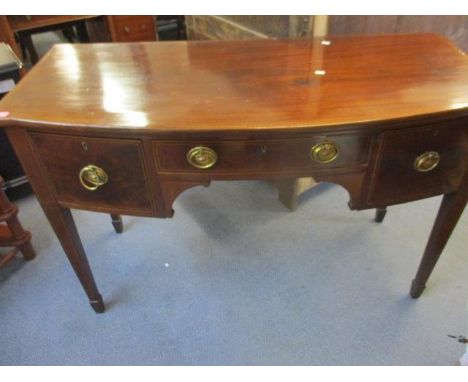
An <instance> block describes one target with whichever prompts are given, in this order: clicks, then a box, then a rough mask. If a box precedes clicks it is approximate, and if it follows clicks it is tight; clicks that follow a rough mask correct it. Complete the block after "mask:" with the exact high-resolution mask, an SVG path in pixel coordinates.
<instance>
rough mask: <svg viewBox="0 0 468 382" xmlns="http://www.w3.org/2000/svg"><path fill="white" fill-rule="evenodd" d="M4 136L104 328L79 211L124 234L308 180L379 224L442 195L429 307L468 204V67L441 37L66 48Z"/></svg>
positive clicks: (416, 287)
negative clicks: (134, 225)
mask: <svg viewBox="0 0 468 382" xmlns="http://www.w3.org/2000/svg"><path fill="white" fill-rule="evenodd" d="M0 126H1V127H3V128H5V129H6V132H7V134H8V136H9V138H10V140H11V142H12V144H13V146H14V148H15V150H16V152H17V154H18V157H19V159H20V161H21V163H22V165H23V167H24V169H25V171H26V173H27V175H28V176H29V179H30V182H31V184H32V187H33V189H34V191H35V193H36V195H37V198H38V199H39V202H40V204H41V206H42V208H43V209H44V212H45V214H46V216H47V218H48V219H49V222H50V224H51V225H52V227H53V229H54V231H55V233H56V234H57V237H58V238H59V240H60V242H61V244H62V246H63V249H64V251H65V253H66V254H67V256H68V258H69V260H70V262H71V264H72V266H73V268H74V270H75V272H76V274H77V276H78V278H79V279H80V281H81V284H82V285H83V288H84V290H85V292H86V294H87V296H88V297H89V300H90V303H91V306H92V307H93V308H94V310H95V311H96V312H103V311H104V303H103V300H102V298H101V295H100V294H99V291H98V289H97V287H96V284H95V281H94V279H93V275H92V273H91V269H90V267H89V264H88V261H87V259H86V255H85V252H84V250H83V246H82V244H81V241H80V237H79V235H78V231H77V229H76V227H75V224H74V222H73V218H72V215H71V213H70V209H71V208H78V209H84V210H90V211H98V212H103V213H109V214H112V216H113V222H114V226H115V227H116V229H117V230H121V228H122V227H121V221H120V217H119V215H120V214H124V215H136V216H152V217H158V218H169V217H171V216H172V215H173V210H172V204H173V202H174V200H175V199H176V198H177V196H178V195H179V194H180V193H181V192H183V191H184V190H186V189H188V188H190V187H193V186H197V185H208V184H209V183H210V182H211V181H216V180H241V179H267V180H272V181H282V180H288V179H289V180H293V179H296V178H300V177H313V178H314V179H315V180H316V181H324V182H332V183H336V184H339V185H341V186H342V187H344V188H345V189H346V190H347V191H348V193H349V197H350V201H349V207H350V208H351V209H354V210H363V209H369V208H374V209H377V210H378V215H377V220H382V219H383V215H384V213H385V208H386V207H387V206H390V205H394V204H399V203H406V202H411V201H414V200H419V199H422V198H428V197H432V196H435V195H444V196H443V201H442V205H441V207H440V210H439V213H438V215H437V217H436V221H435V223H434V227H433V230H432V232H431V234H430V238H429V241H428V243H427V247H426V249H425V251H424V254H423V258H422V261H421V264H420V267H419V269H418V271H417V274H416V277H415V279H414V280H413V283H412V286H411V290H410V294H411V296H412V297H419V296H420V295H421V293H422V291H423V289H424V287H425V285H426V282H427V280H428V278H429V275H430V273H431V271H432V269H433V268H434V266H435V263H436V262H437V259H438V258H439V256H440V254H441V252H442V250H443V248H444V246H445V244H446V242H447V240H448V239H449V237H450V234H451V232H452V230H453V228H454V227H455V225H456V223H457V220H458V219H459V217H460V215H461V214H462V211H463V209H464V207H465V205H466V201H467V197H468V176H467V164H468V59H467V57H466V56H465V55H464V54H463V53H462V52H461V51H459V50H458V49H457V48H456V46H454V45H453V44H452V43H451V42H450V41H448V40H447V39H446V38H444V37H441V36H437V35H430V34H418V35H388V36H365V37H364V36H363V37H328V38H326V39H313V40H290V41H281V40H258V41H224V42H206V41H201V42H155V43H122V44H112V43H111V44H76V45H71V44H62V45H56V46H54V48H52V49H51V50H50V51H49V53H48V54H47V55H46V56H45V57H44V58H43V59H42V60H41V61H40V62H39V63H38V64H37V65H36V66H35V67H34V68H33V70H31V72H30V73H28V74H27V75H26V76H25V78H23V79H22V80H21V81H20V83H19V85H18V86H17V87H16V88H15V89H14V90H13V91H12V92H11V93H10V94H8V96H7V97H6V98H5V99H4V100H2V102H1V103H0ZM200 213H202V211H200ZM252 213H254V212H252ZM406 224H417V222H416V221H415V222H406ZM148 245H150V243H148Z"/></svg>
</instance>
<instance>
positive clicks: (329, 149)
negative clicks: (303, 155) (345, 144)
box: [310, 142, 340, 163]
mask: <svg viewBox="0 0 468 382" xmlns="http://www.w3.org/2000/svg"><path fill="white" fill-rule="evenodd" d="M339 154H340V147H339V146H338V145H337V144H336V143H333V142H323V143H319V144H317V145H315V146H313V147H312V148H311V149H310V157H311V158H312V159H313V160H314V161H316V162H319V163H330V162H333V161H334V160H335V159H336V158H338V155H339Z"/></svg>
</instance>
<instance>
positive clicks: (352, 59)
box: [0, 34, 468, 131]
mask: <svg viewBox="0 0 468 382" xmlns="http://www.w3.org/2000/svg"><path fill="white" fill-rule="evenodd" d="M50 105H53V106H54V107H53V108H51V107H50ZM0 109H1V110H0V111H6V112H11V113H10V115H9V117H8V118H6V119H5V118H4V119H3V121H7V124H8V125H11V123H12V122H17V123H18V122H21V121H23V122H24V121H26V122H27V123H30V122H35V123H37V125H38V126H39V125H41V124H46V125H47V124H49V125H61V124H63V125H74V126H76V125H83V126H99V127H116V128H117V127H119V128H128V129H136V130H143V131H145V130H147V129H152V130H153V131H154V130H160V131H187V130H190V131H194V130H195V131H198V130H207V129H208V130H245V129H285V128H301V127H309V128H310V127H319V126H325V125H338V124H343V123H346V124H353V123H357V124H359V123H364V122H373V121H379V122H381V121H383V120H395V119H402V118H408V117H415V116H416V117H417V116H422V115H424V116H427V115H429V114H434V113H443V112H455V113H458V112H459V113H461V114H467V113H468V59H467V57H466V56H465V55H464V54H463V53H462V52H461V51H459V50H457V48H456V47H455V46H454V45H453V44H452V43H451V42H450V41H449V40H447V39H446V38H444V37H441V36H437V35H431V34H422V35H421V34H420V35H390V36H365V37H329V38H327V40H325V41H324V40H323V39H314V40H295V41H294V40H293V41H281V40H279V41H276V40H275V41H273V40H269V41H263V40H262V41H231V42H222V43H220V42H206V41H200V42H167V43H165V42H163V43H162V42H158V43H127V44H118V45H117V44H83V45H80V44H74V45H70V44H64V45H56V46H55V47H54V48H53V49H51V51H50V52H49V53H48V54H47V56H46V57H45V58H44V59H43V60H41V62H40V63H39V64H38V65H37V66H36V67H35V68H34V69H33V70H32V71H31V73H30V74H29V75H28V76H27V77H26V78H25V79H24V80H23V81H21V83H20V84H19V86H18V87H17V88H16V89H15V90H14V91H12V92H11V93H10V95H9V96H8V97H6V99H5V100H4V101H3V102H2V103H1V107H0Z"/></svg>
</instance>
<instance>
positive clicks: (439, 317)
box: [0, 182, 468, 365]
mask: <svg viewBox="0 0 468 382" xmlns="http://www.w3.org/2000/svg"><path fill="white" fill-rule="evenodd" d="M347 200H348V195H347V193H346V191H345V190H344V189H342V188H341V187H338V186H335V185H329V184H322V185H320V186H319V187H317V188H315V189H314V190H312V191H311V192H309V193H308V194H307V195H306V197H305V198H303V200H302V202H301V204H300V207H299V209H298V210H297V211H296V212H293V213H291V212H288V211H287V210H286V209H285V208H284V207H283V206H282V205H281V204H279V202H278V201H277V200H276V192H275V190H274V189H273V188H272V187H270V185H268V184H266V183H263V182H213V183H212V185H211V187H210V188H208V189H206V188H203V187H197V188H193V189H191V190H188V191H186V192H185V193H183V194H182V195H181V196H180V197H179V198H178V199H177V201H176V203H175V205H174V207H175V211H176V213H175V216H174V218H173V219H150V218H136V217H124V224H125V232H124V233H123V234H122V235H117V234H116V233H114V232H113V229H112V226H111V224H110V218H109V216H108V215H105V214H97V213H90V212H83V211H74V216H75V218H76V222H77V225H78V228H79V230H80V233H81V236H82V238H83V242H84V245H85V249H86V251H87V253H88V255H89V259H90V263H91V265H92V268H93V270H94V275H95V278H96V281H97V284H98V286H99V288H100V291H101V293H102V295H103V297H104V299H105V301H106V303H107V312H106V313H105V314H102V315H97V314H95V313H94V312H93V311H92V310H91V308H90V307H89V305H88V304H87V299H86V297H85V295H84V293H83V291H82V290H81V287H80V285H79V283H78V281H77V279H76V277H75V275H74V274H73V272H72V269H71V267H70V265H69V264H68V262H67V259H66V257H65V255H64V254H63V252H62V250H61V248H60V246H59V244H58V241H57V239H56V238H55V236H54V235H53V233H52V231H51V228H50V226H49V224H48V223H47V221H46V220H45V217H44V214H43V213H42V211H41V209H40V207H39V206H38V203H37V201H36V199H35V198H34V197H30V198H27V199H24V200H22V201H20V202H19V203H18V204H19V207H20V218H21V220H22V222H23V224H24V226H25V227H27V228H28V229H30V230H31V231H32V234H33V244H34V246H35V248H36V250H37V253H38V257H37V259H35V260H33V261H32V262H28V263H25V262H24V261H23V260H22V259H21V258H18V259H16V260H15V261H14V262H13V263H12V264H10V265H9V266H8V267H7V268H6V269H3V270H1V271H0V322H1V324H2V329H1V330H0V364H3V365H11V364H15V365H19V364H21V365H23V364H36V365H44V364H47V365H49V364H52V365H60V364H73V365H94V364H106V365H115V364H138V365H143V364H149V365H453V364H454V363H455V362H456V361H457V359H458V358H459V357H460V356H461V354H463V351H464V349H463V346H462V345H459V344H457V343H456V341H455V340H452V339H450V338H448V337H447V334H457V335H458V334H466V328H467V300H466V297H467V292H468V283H467V282H466V276H467V274H468V261H467V255H468V253H467V249H466V247H467V244H468V237H467V235H466V233H467V232H468V229H467V228H468V214H467V212H466V211H465V213H464V215H463V216H462V219H461V221H460V222H459V224H458V226H457V228H456V230H455V232H454V233H453V236H452V238H451V240H450V242H449V244H448V246H447V248H446V250H445V253H444V255H443V256H442V258H441V259H440V261H439V263H438V265H437V267H436V270H435V271H434V273H433V275H432V277H431V279H430V281H429V283H428V287H427V289H426V291H425V292H424V294H423V296H422V297H421V298H420V299H419V300H413V299H411V298H410V297H409V296H408V289H409V286H410V282H411V280H412V278H413V276H414V274H415V271H416V268H417V265H418V263H419V260H420V257H421V254H422V250H423V248H424V245H425V242H426V240H427V237H428V234H429V231H430V228H431V225H432V222H433V219H434V217H435V214H436V211H437V208H438V205H439V202H440V198H439V197H437V198H431V199H426V200H423V201H418V202H414V203H410V204H406V205H400V206H394V207H392V208H390V209H389V212H388V214H387V216H386V219H385V221H384V222H383V223H382V224H377V223H374V222H373V221H372V218H373V213H374V211H371V210H369V211H361V212H353V211H350V210H349V209H348V208H347V206H346V203H347Z"/></svg>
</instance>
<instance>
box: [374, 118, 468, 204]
mask: <svg viewBox="0 0 468 382" xmlns="http://www.w3.org/2000/svg"><path fill="white" fill-rule="evenodd" d="M467 132H468V126H466V127H464V126H463V125H461V124H460V123H450V124H449V125H446V126H443V127H440V126H428V127H425V128H419V129H412V130H404V131H397V132H388V133H384V134H383V135H382V137H381V139H382V146H381V148H380V153H379V155H378V158H377V159H376V161H377V162H376V167H375V171H374V173H373V176H372V180H371V187H370V194H369V202H370V204H371V205H376V204H379V205H387V204H394V203H399V202H405V201H410V200H415V199H418V198H422V197H429V196H434V195H438V194H442V193H448V192H451V191H454V190H456V189H457V188H458V187H459V185H460V182H461V180H462V177H463V174H464V172H465V171H466V168H467V157H468V134H467ZM432 167H433V168H432Z"/></svg>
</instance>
